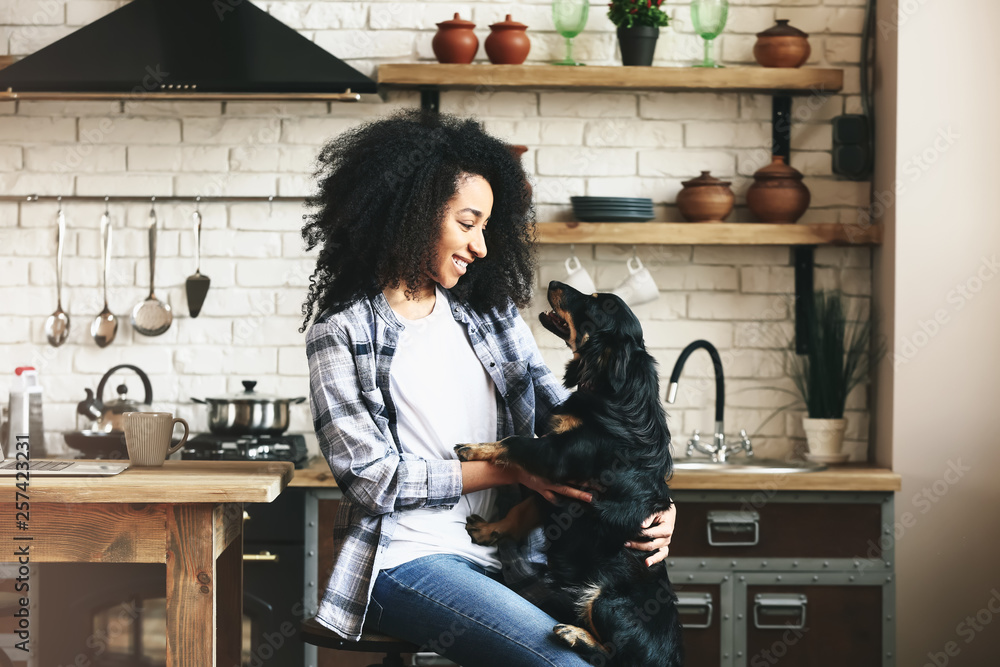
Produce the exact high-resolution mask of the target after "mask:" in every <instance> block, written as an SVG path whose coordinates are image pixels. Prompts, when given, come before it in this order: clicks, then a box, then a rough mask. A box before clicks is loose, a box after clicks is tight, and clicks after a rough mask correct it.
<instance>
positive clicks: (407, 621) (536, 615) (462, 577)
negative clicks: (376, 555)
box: [365, 554, 588, 667]
mask: <svg viewBox="0 0 1000 667" xmlns="http://www.w3.org/2000/svg"><path fill="white" fill-rule="evenodd" d="M556 623H557V621H556V620H555V619H554V618H552V617H551V616H549V615H548V614H546V613H545V612H544V611H542V610H541V609H539V608H538V607H536V606H535V605H533V604H532V603H530V602H528V601H527V600H525V599H524V598H522V597H521V596H520V595H518V594H517V593H515V592H514V591H512V590H511V589H509V588H507V587H506V586H505V585H504V584H503V583H501V582H500V581H498V580H497V579H496V578H494V577H493V576H492V575H491V574H490V573H488V572H487V571H486V570H485V569H483V568H482V567H479V566H478V565H476V564H474V563H472V562H470V561H468V560H466V559H465V558H462V557H461V556H453V555H450V554H440V555H434V556H424V557H422V558H418V559H416V560H412V561H410V562H409V563H403V564H402V565H400V566H398V567H394V568H391V569H388V570H383V571H381V572H380V573H379V575H378V578H377V579H376V580H375V588H374V590H373V591H372V599H371V606H370V607H369V609H368V619H367V620H366V621H365V624H366V626H367V627H375V628H377V629H378V630H379V632H383V633H385V634H388V635H392V636H394V637H398V638H400V639H405V640H407V641H409V642H412V643H414V644H418V645H419V646H420V647H421V648H422V650H426V651H433V652H434V653H437V654H439V655H442V656H444V657H446V658H448V659H450V660H452V661H454V662H457V663H458V664H460V665H462V667H492V666H493V665H496V667H529V666H531V665H547V666H552V667H586V666H587V665H588V663H587V662H586V661H585V660H584V659H583V658H581V657H580V656H579V655H577V654H576V653H575V652H574V651H573V650H572V649H571V648H569V647H567V646H565V645H563V644H561V643H557V640H556V639H555V635H554V634H552V628H553V626H555V625H556Z"/></svg>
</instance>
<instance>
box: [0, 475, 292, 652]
mask: <svg viewBox="0 0 1000 667" xmlns="http://www.w3.org/2000/svg"><path fill="white" fill-rule="evenodd" d="M292 474H293V469H292V464H291V463H279V462H256V461H167V462H166V463H165V464H164V466H163V467H162V468H133V469H129V470H126V471H125V472H123V473H121V474H119V475H115V476H113V477H62V478H59V477H39V476H33V477H32V478H31V480H30V482H29V484H28V487H27V490H26V494H27V496H28V502H29V503H30V512H29V518H28V521H27V528H26V529H21V528H19V527H18V526H17V519H18V518H21V517H15V511H16V508H15V502H16V500H17V499H16V498H15V492H16V491H17V490H18V489H17V487H16V486H15V484H16V480H15V479H14V478H13V477H8V478H0V484H6V486H7V488H6V489H2V490H0V499H3V501H4V502H0V512H2V513H3V514H2V517H0V540H2V544H3V546H2V548H0V553H2V556H0V562H17V556H15V555H14V554H15V551H16V549H17V548H18V547H23V546H26V547H27V548H28V551H29V558H30V562H31V563H53V562H59V563H165V564H166V569H167V589H166V591H167V595H166V605H167V619H166V634H167V665H168V667H208V666H210V665H217V666H218V667H233V665H239V664H240V647H241V633H242V609H243V507H242V503H261V502H265V503H266V502H271V501H272V500H274V499H275V498H277V497H278V494H280V493H281V492H282V490H283V489H284V488H285V487H286V486H287V485H288V483H289V482H290V481H291V479H292ZM20 500H21V501H23V500H24V498H20ZM27 595H30V592H29V593H28V594H27ZM39 639H40V638H39V637H38V636H37V633H32V636H31V642H32V644H33V645H36V644H35V643H36V642H38V641H39Z"/></svg>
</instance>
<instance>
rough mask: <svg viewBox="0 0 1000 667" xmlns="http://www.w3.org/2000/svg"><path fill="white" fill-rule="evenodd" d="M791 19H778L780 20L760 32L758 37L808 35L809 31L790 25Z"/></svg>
mask: <svg viewBox="0 0 1000 667" xmlns="http://www.w3.org/2000/svg"><path fill="white" fill-rule="evenodd" d="M788 21H789V19H778V22H777V23H776V24H775V25H773V26H771V27H770V28H768V29H767V30H765V31H764V32H758V33H757V36H758V37H808V36H809V33H806V32H802V31H801V30H799V29H798V28H796V27H795V26H791V25H788Z"/></svg>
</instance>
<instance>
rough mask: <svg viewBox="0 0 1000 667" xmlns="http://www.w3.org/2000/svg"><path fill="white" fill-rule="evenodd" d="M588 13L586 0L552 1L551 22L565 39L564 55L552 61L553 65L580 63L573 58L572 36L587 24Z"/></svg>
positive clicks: (588, 3)
mask: <svg viewBox="0 0 1000 667" xmlns="http://www.w3.org/2000/svg"><path fill="white" fill-rule="evenodd" d="M589 13H590V2H589V1H588V0H554V1H553V3H552V22H553V23H555V26H556V31H557V32H558V33H559V34H560V35H562V36H563V37H564V38H565V39H566V57H565V58H563V59H562V60H556V61H553V63H552V64H553V65H582V64H583V63H578V62H576V61H575V60H573V38H574V37H576V36H577V35H579V34H580V32H581V31H582V30H583V28H584V26H586V25H587V15H588V14H589Z"/></svg>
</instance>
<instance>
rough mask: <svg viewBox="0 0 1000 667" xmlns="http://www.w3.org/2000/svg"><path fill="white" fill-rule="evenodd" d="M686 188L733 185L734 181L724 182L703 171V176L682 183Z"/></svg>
mask: <svg viewBox="0 0 1000 667" xmlns="http://www.w3.org/2000/svg"><path fill="white" fill-rule="evenodd" d="M681 185H683V186H684V187H685V188H695V187H698V186H699V185H732V181H723V180H720V179H718V178H716V177H715V176H712V172H710V171H703V172H701V176H698V177H697V178H692V179H691V180H690V181H684V182H683V183H681Z"/></svg>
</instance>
